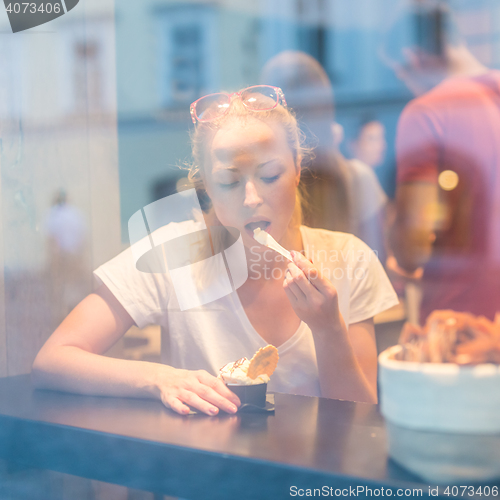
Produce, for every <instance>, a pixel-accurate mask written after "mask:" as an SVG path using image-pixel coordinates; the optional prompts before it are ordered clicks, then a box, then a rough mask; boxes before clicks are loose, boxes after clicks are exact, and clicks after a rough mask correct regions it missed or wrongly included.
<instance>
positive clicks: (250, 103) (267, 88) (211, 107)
mask: <svg viewBox="0 0 500 500" xmlns="http://www.w3.org/2000/svg"><path fill="white" fill-rule="evenodd" d="M233 98H238V99H241V102H242V103H243V105H244V106H245V107H246V108H248V109H251V110H252V111H269V110H271V109H274V108H275V107H276V106H278V104H280V101H281V104H282V105H283V106H286V100H285V95H284V94H283V91H282V90H281V89H280V88H279V87H272V86H271V85H254V86H253V87H247V88H246V89H243V90H240V91H239V92H233V93H232V94H224V93H222V92H219V93H217V94H209V95H206V96H204V97H200V98H199V99H198V100H197V101H194V102H193V104H191V106H190V108H189V111H190V113H191V118H192V120H193V123H196V121H199V122H211V121H213V120H216V119H217V118H220V117H221V116H223V115H224V114H225V113H226V112H227V110H228V109H229V106H230V105H231V100H232V99H233Z"/></svg>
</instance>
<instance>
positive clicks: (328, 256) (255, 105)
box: [33, 86, 397, 415]
mask: <svg viewBox="0 0 500 500" xmlns="http://www.w3.org/2000/svg"><path fill="white" fill-rule="evenodd" d="M191 113H192V116H193V119H194V120H196V121H197V122H198V123H197V125H196V127H195V132H194V135H193V156H194V166H193V168H192V171H191V173H190V178H191V180H192V181H193V183H194V185H195V187H196V188H197V190H199V191H200V192H203V193H204V196H205V198H206V200H207V201H208V203H207V205H206V207H205V209H206V210H205V213H204V216H205V221H206V223H207V226H209V227H210V226H213V225H217V224H218V225H223V226H228V227H233V228H236V229H238V230H239V232H240V233H241V235H242V239H243V243H244V245H245V252H246V257H247V266H248V279H247V280H246V282H245V283H244V284H243V286H241V287H240V288H238V290H237V291H235V292H233V293H232V294H230V295H227V296H224V297H222V298H220V299H218V300H215V301H213V302H211V303H208V304H205V305H204V306H200V307H196V308H194V309H190V310H187V311H180V310H179V303H178V302H177V299H176V294H175V290H174V287H173V286H172V280H171V276H170V275H169V273H168V272H166V273H144V272H141V271H139V270H137V269H136V267H135V265H134V259H133V258H132V255H131V251H130V250H127V251H125V252H123V253H122V254H120V255H119V256H118V257H116V258H115V259H113V260H111V261H110V262H108V263H107V264H105V265H103V266H101V267H100V268H99V269H98V270H97V271H96V276H97V277H98V278H99V279H100V280H101V282H102V284H101V286H100V287H99V288H98V289H97V291H96V292H95V293H93V294H91V295H89V296H88V297H87V298H86V299H84V300H83V301H82V302H81V303H80V304H79V305H78V306H77V307H76V308H75V309H74V310H73V311H72V312H71V314H70V315H69V316H68V317H67V318H66V319H65V320H64V321H63V323H62V324H61V325H60V326H59V328H58V329H57V330H56V331H55V332H54V333H53V335H52V336H51V337H50V339H49V340H48V341H47V343H46V344H45V345H44V347H43V348H42V350H41V351H40V353H39V354H38V356H37V358H36V360H35V362H34V365H33V376H34V380H35V383H36V384H37V386H40V387H49V388H55V389H60V390H67V391H72V392H79V393H84V394H100V395H110V396H137V397H153V398H158V399H161V401H162V402H163V403H164V404H165V405H166V406H167V407H170V408H172V409H173V410H174V411H176V412H178V413H180V414H186V413H188V411H189V406H191V407H194V408H197V409H199V410H201V411H203V412H205V413H207V414H209V415H215V414H217V413H218V411H219V409H222V410H224V411H226V412H229V413H234V412H235V411H237V406H238V405H239V401H238V398H237V397H236V396H235V395H234V394H233V393H232V392H231V391H229V389H228V388H227V387H226V386H225V385H224V384H223V383H222V382H221V381H220V380H218V379H217V378H216V375H217V373H218V369H219V368H220V367H221V366H223V365H224V364H226V363H227V362H229V361H234V360H236V359H238V358H240V357H242V356H247V357H248V356H251V355H253V353H254V352H255V351H256V350H257V349H258V348H259V347H262V346H264V345H266V344H268V343H269V344H273V345H275V346H276V347H278V350H279V354H280V361H279V363H278V367H277V369H276V372H275V373H274V374H273V377H272V378H271V382H270V385H269V390H271V391H276V392H288V393H295V394H304V395H311V396H322V397H327V398H338V399H348V400H355V401H366V402H376V399H377V397H376V377H377V358H376V345H375V338H374V326H373V316H374V315H375V314H377V313H379V312H381V311H383V310H385V309H387V308H389V307H391V306H392V305H394V304H395V303H397V298H396V295H395V293H394V291H393V289H392V287H391V285H390V283H389V280H388V279H387V276H386V275H385V273H384V271H383V268H382V266H381V265H380V263H379V262H378V260H377V259H376V257H375V256H374V254H373V253H372V252H371V250H369V248H368V247H367V246H366V245H365V244H364V243H362V242H361V241H360V240H358V239H357V238H355V237H354V236H352V235H350V234H346V233H339V232H331V231H325V230H320V229H310V228H307V227H305V226H301V223H300V221H301V207H300V196H299V194H298V193H299V191H298V186H299V182H300V172H301V161H302V153H303V152H302V150H301V146H300V141H299V132H298V128H297V123H296V120H295V118H294V116H293V114H292V113H291V111H290V110H288V109H287V108H286V103H285V99H284V96H283V94H282V92H281V90H280V89H279V88H276V87H269V86H258V87H250V88H248V89H244V90H242V91H240V92H238V93H235V94H233V95H231V96H229V95H226V94H215V95H211V96H207V97H205V98H201V99H199V100H198V101H196V103H193V105H192V107H191ZM193 223H194V222H193V221H186V222H181V223H179V224H180V225H179V224H177V225H176V226H175V228H176V230H178V229H179V227H180V228H181V229H182V228H183V227H184V226H183V224H185V225H189V224H193ZM186 227H187V226H186ZM255 227H261V228H262V229H264V230H266V231H267V232H269V233H270V234H271V235H272V236H273V237H274V238H275V239H276V240H277V241H278V242H279V243H280V244H281V245H282V246H284V247H285V248H287V249H289V250H292V255H293V263H291V262H288V261H285V260H284V259H283V258H282V257H281V256H280V255H278V254H277V253H275V252H274V251H272V250H269V249H268V248H267V247H264V246H262V245H259V244H258V243H257V242H256V241H255V240H254V239H253V237H252V235H253V229H255ZM166 230H167V231H168V230H169V227H168V226H167V228H166ZM151 323H157V324H160V325H161V326H162V332H163V333H162V354H163V361H164V362H165V363H166V364H156V363H149V362H142V361H128V360H119V359H111V358H107V357H104V356H102V355H101V354H102V353H103V352H105V351H106V350H107V349H108V348H109V347H110V346H111V345H113V343H115V342H116V341H117V340H118V339H119V338H120V337H121V336H122V335H124V333H125V332H126V331H127V330H128V329H129V328H130V327H131V326H132V325H134V324H137V325H138V326H139V327H143V326H145V325H147V324H151Z"/></svg>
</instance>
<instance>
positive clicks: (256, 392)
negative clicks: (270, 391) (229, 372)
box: [227, 384, 267, 408]
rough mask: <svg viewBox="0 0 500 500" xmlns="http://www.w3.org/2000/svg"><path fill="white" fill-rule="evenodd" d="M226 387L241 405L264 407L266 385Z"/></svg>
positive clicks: (232, 385) (233, 385)
mask: <svg viewBox="0 0 500 500" xmlns="http://www.w3.org/2000/svg"><path fill="white" fill-rule="evenodd" d="M227 386H228V387H229V390H231V391H232V392H234V393H235V394H236V395H237V396H238V397H239V398H240V401H241V404H242V405H254V406H258V407H259V408H264V407H265V406H266V392H267V384H255V385H235V384H227Z"/></svg>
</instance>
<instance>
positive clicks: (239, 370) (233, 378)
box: [219, 358, 269, 385]
mask: <svg viewBox="0 0 500 500" xmlns="http://www.w3.org/2000/svg"><path fill="white" fill-rule="evenodd" d="M249 366H250V360H249V359H247V358H241V359H238V361H233V362H231V363H228V364H227V365H225V366H223V367H222V368H221V369H220V370H219V372H220V373H219V378H221V379H222V380H224V382H225V383H226V384H234V385H256V384H267V383H268V382H269V375H266V374H265V373H264V374H262V375H259V376H258V377H257V378H254V379H253V378H250V377H249V376H248V375H247V373H248V367H249Z"/></svg>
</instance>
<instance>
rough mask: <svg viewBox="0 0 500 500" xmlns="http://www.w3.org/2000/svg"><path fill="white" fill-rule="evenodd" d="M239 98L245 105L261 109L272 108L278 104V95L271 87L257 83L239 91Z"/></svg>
mask: <svg viewBox="0 0 500 500" xmlns="http://www.w3.org/2000/svg"><path fill="white" fill-rule="evenodd" d="M241 99H242V101H243V102H244V104H245V106H247V107H248V108H251V109H255V110H259V111H263V110H266V109H272V108H274V107H276V105H277V104H278V95H277V94H276V91H275V90H274V89H273V87H269V86H267V85H259V86H256V87H250V88H248V89H245V90H244V91H243V92H242V93H241Z"/></svg>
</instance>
